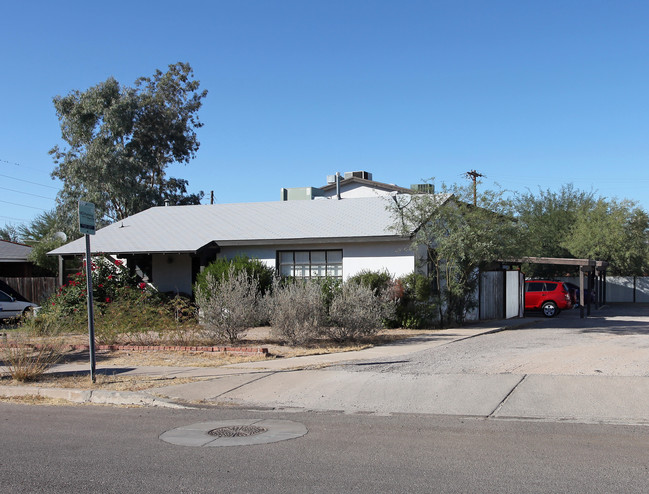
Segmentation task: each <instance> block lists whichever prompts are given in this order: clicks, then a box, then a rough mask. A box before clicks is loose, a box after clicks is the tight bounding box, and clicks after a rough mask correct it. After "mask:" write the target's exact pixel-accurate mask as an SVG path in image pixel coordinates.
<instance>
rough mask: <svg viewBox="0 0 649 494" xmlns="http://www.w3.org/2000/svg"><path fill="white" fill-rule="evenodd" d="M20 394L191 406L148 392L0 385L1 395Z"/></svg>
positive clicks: (109, 402)
mask: <svg viewBox="0 0 649 494" xmlns="http://www.w3.org/2000/svg"><path fill="white" fill-rule="evenodd" d="M18 396H40V397H43V398H51V399H55V400H65V401H69V402H71V403H93V404H96V405H138V406H149V407H150V406H153V407H161V408H189V407H186V406H183V405H178V404H177V403H173V402H172V401H170V400H168V399H165V398H159V397H156V396H153V395H150V394H148V393H141V392H136V391H107V390H103V389H98V390H84V389H72V388H70V389H68V388H38V387H34V386H10V387H9V386H2V387H0V397H4V398H12V397H18Z"/></svg>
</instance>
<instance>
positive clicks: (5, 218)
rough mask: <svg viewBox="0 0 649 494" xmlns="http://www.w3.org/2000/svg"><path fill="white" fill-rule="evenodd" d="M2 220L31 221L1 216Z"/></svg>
mask: <svg viewBox="0 0 649 494" xmlns="http://www.w3.org/2000/svg"><path fill="white" fill-rule="evenodd" d="M0 218H2V219H4V220H12V221H21V222H27V221H29V220H26V219H24V218H14V217H13V216H0Z"/></svg>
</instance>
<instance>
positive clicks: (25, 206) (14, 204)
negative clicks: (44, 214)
mask: <svg viewBox="0 0 649 494" xmlns="http://www.w3.org/2000/svg"><path fill="white" fill-rule="evenodd" d="M0 202H4V203H5V204H11V205H12V206H20V207H21V208H30V209H39V210H41V211H47V209H44V208H37V207H36V206H28V205H27V204H18V203H15V202H9V201H3V200H2V199H0Z"/></svg>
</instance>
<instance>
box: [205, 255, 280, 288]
mask: <svg viewBox="0 0 649 494" xmlns="http://www.w3.org/2000/svg"><path fill="white" fill-rule="evenodd" d="M241 272H245V273H246V275H247V276H248V278H256V279H257V283H258V290H259V291H260V292H261V293H262V294H264V293H266V292H267V291H268V290H269V289H270V288H271V287H272V285H273V279H274V278H275V270H274V269H273V268H271V267H269V266H267V265H266V264H264V263H263V262H261V261H260V260H259V259H251V258H249V257H246V256H237V257H235V258H234V259H223V258H222V259H217V260H216V261H214V262H212V263H210V264H209V265H208V266H206V267H205V269H204V270H203V271H202V272H201V273H199V274H198V276H197V277H196V284H195V287H194V291H195V292H198V291H199V290H202V291H203V293H204V294H205V293H207V292H206V290H207V289H208V278H209V277H213V278H214V279H215V280H222V279H223V278H224V277H225V278H229V277H230V275H231V274H234V275H238V274H239V273H241Z"/></svg>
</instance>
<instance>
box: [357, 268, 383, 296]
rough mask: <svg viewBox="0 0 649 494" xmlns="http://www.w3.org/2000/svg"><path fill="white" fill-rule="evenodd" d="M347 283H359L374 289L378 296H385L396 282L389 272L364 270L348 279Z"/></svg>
mask: <svg viewBox="0 0 649 494" xmlns="http://www.w3.org/2000/svg"><path fill="white" fill-rule="evenodd" d="M347 283H357V284H360V285H364V286H367V287H369V288H371V289H372V291H373V292H374V293H376V294H377V295H383V294H385V293H387V292H389V290H390V289H391V288H392V285H393V284H394V281H393V280H392V276H391V275H390V273H389V272H388V271H385V270H383V271H371V270H369V269H364V270H363V271H359V272H358V273H356V274H355V275H354V276H350V277H349V278H348V279H347Z"/></svg>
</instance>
